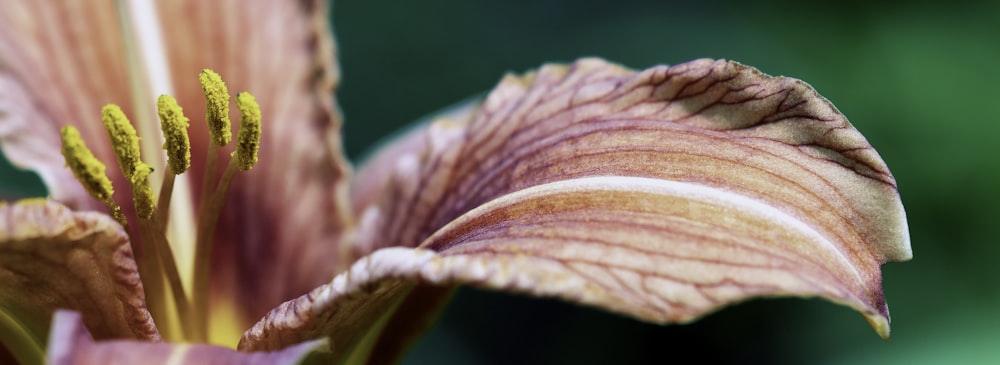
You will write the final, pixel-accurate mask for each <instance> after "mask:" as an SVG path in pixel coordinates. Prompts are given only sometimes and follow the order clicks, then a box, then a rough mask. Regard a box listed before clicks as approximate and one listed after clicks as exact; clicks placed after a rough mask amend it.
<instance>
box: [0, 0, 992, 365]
mask: <svg viewBox="0 0 1000 365" xmlns="http://www.w3.org/2000/svg"><path fill="white" fill-rule="evenodd" d="M333 19H334V27H335V30H336V32H337V38H338V42H339V48H340V52H341V54H340V59H341V60H342V64H341V66H342V70H343V74H344V77H343V83H342V85H341V86H342V87H341V90H342V92H341V93H340V95H339V100H340V103H341V106H342V109H343V110H344V113H345V115H346V125H345V139H346V140H345V144H346V147H347V149H348V152H349V153H350V155H351V156H352V157H357V156H358V155H359V154H360V153H362V151H364V150H365V148H366V147H367V146H369V145H371V144H372V143H374V141H376V140H377V139H378V138H380V137H382V136H384V135H386V134H388V133H391V132H392V131H394V130H395V129H397V128H399V127H400V126H403V125H406V124H407V123H408V122H410V121H413V120H416V119H418V118H420V117H422V116H424V115H426V114H428V113H431V112H433V111H435V110H437V109H440V108H442V107H445V106H447V105H449V104H452V103H454V102H457V101H460V100H462V99H464V98H467V97H469V96H471V95H475V94H477V93H481V92H484V91H486V90H488V89H490V88H491V87H492V85H493V84H494V83H495V82H496V81H497V80H498V79H499V78H500V76H501V75H502V74H503V73H505V72H509V71H516V72H521V71H525V70H528V69H531V68H534V67H537V66H538V65H540V64H542V63H545V62H557V61H558V62H568V61H572V60H574V59H576V58H579V57H582V56H601V57H604V58H607V59H609V60H612V61H616V62H619V63H622V64H625V65H627V66H630V67H633V68H645V67H648V66H651V65H655V64H660V63H666V64H675V63H680V62H684V61H687V60H690V59H694V58H700V57H711V58H727V59H733V60H737V61H740V62H743V63H746V64H749V65H753V66H755V67H758V68H760V69H761V70H762V71H764V72H766V73H770V74H775V75H786V76H792V77H797V78H801V79H804V80H806V81H807V82H809V83H810V84H812V85H813V86H814V87H815V88H816V89H818V90H819V91H820V93H821V94H823V95H824V96H826V97H827V98H829V99H830V100H831V101H833V102H834V104H836V105H837V107H838V108H840V110H841V111H842V112H843V113H844V114H846V115H847V116H848V117H849V118H850V119H851V121H852V122H853V123H854V125H855V126H856V127H857V128H858V129H859V130H861V131H862V132H863V133H864V134H865V136H866V137H867V138H868V139H869V141H870V142H871V143H872V144H873V145H874V146H875V147H876V148H877V150H878V151H879V152H880V153H881V155H882V157H883V158H884V159H885V160H886V162H887V163H888V164H889V167H890V168H891V169H892V172H893V173H894V174H895V176H896V178H897V180H898V182H899V186H900V193H901V195H902V197H903V202H904V205H905V206H906V209H907V213H908V218H909V223H910V231H911V234H912V242H913V250H914V255H915V259H914V260H913V261H911V262H908V263H892V264H888V265H886V266H885V268H884V274H885V284H884V287H885V292H886V296H887V299H888V301H889V305H890V310H891V312H892V320H893V323H892V330H893V338H892V339H891V340H890V341H888V342H885V341H882V340H880V339H879V338H878V336H876V335H875V333H874V332H873V331H872V330H871V329H870V328H869V327H868V325H867V323H866V322H865V321H864V320H863V319H862V317H861V316H860V315H858V314H856V313H854V312H852V311H851V310H849V309H847V308H845V307H840V306H837V305H833V304H829V303H827V302H824V301H818V300H798V299H781V300H758V301H754V302H751V303H746V304H742V305H739V306H736V307H733V308H729V309H725V310H723V311H721V312H719V313H716V314H713V315H711V316H709V317H707V318H706V319H704V320H702V321H699V322H697V323H695V324H692V325H684V326H666V327H661V326H655V325H648V324H644V323H640V322H637V321H634V320H631V319H628V318H622V317H618V316H615V315H609V314H605V313H603V312H599V311H595V310H590V309H586V308H580V307H576V306H572V305H567V304H562V303H559V302H554V301H540V300H533V299H525V298H520V297H511V296H506V295H499V294H492V293H485V292H480V291H476V290H464V291H462V292H461V293H460V294H459V296H458V297H457V299H456V301H455V302H454V303H453V305H452V307H451V308H450V309H449V311H448V312H447V313H446V314H445V315H444V317H443V318H442V321H441V322H439V324H438V325H437V326H436V327H435V328H434V329H433V330H432V331H431V333H430V334H429V335H428V336H427V337H426V338H425V339H424V340H423V341H422V342H421V343H420V344H419V345H418V346H417V348H416V349H415V350H414V352H413V353H411V354H410V356H409V357H408V360H407V363H410V364H419V363H442V362H452V363H480V364H505V363H512V362H514V361H517V362H518V363H528V364H532V363H539V364H541V363H581V364H604V363H668V362H680V361H678V360H680V359H683V358H685V357H687V358H691V357H692V356H694V358H695V359H701V360H703V361H705V362H724V363H778V364H781V363H788V364H801V363H809V364H817V363H818V364H858V363H862V364H867V363H872V364H874V363H879V364H943V363H950V364H986V363H1000V315H998V311H997V308H1000V280H998V279H1000V278H998V274H1000V269H998V267H1000V265H998V264H997V263H996V262H995V261H996V260H997V258H998V257H1000V247H998V246H1000V239H998V234H997V232H998V230H997V229H996V228H995V227H997V226H998V223H1000V219H998V218H1000V217H998V210H997V209H996V208H995V207H997V203H998V200H1000V199H998V198H1000V194H997V193H996V192H995V187H996V186H997V185H998V184H997V182H998V177H1000V176H998V173H997V167H998V166H1000V161H998V159H997V158H996V156H998V152H1000V143H997V139H998V137H1000V118H998V116H1000V102H998V99H1000V92H998V91H997V90H996V87H997V85H998V84H1000V68H998V63H997V62H998V60H1000V25H998V24H1000V5H997V4H996V3H995V4H990V3H989V2H982V3H952V4H951V5H948V6H944V5H942V4H941V3H935V2H923V3H921V2H883V3H880V4H865V3H857V4H853V3H849V2H848V3H845V2H837V3H836V4H831V5H815V4H811V3H810V4H807V3H805V2H792V1H764V2H754V3H753V4H751V3H750V2H746V3H744V2H736V1H732V2H727V1H709V2H695V1H691V2H660V1H638V0H618V1H611V2H584V1H569V0H558V1H527V0H518V1H494V2H473V1H459V0H450V1H445V0H438V1H413V2H410V1H342V2H339V3H337V4H336V6H335V8H334V13H333ZM2 174H3V176H4V177H3V179H2V183H0V196H3V195H7V196H9V195H10V194H11V192H12V191H22V192H23V191H26V190H24V189H25V187H26V186H28V185H30V184H29V183H24V182H15V183H11V182H12V181H14V180H12V178H10V176H11V174H10V170H9V168H8V167H5V168H3V170H2ZM30 191H32V192H34V193H36V194H37V193H38V192H39V191H42V190H38V189H37V188H35V189H34V190H30ZM699 362H701V361H699Z"/></svg>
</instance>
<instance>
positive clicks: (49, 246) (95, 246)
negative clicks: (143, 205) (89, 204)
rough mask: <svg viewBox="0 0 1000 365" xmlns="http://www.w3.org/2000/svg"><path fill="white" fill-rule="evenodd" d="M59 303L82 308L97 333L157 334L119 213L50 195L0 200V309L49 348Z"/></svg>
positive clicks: (155, 338) (113, 335)
mask: <svg viewBox="0 0 1000 365" xmlns="http://www.w3.org/2000/svg"><path fill="white" fill-rule="evenodd" d="M58 308H67V309H73V310H78V311H81V312H83V313H84V314H83V316H84V322H85V323H86V324H87V327H88V328H90V330H91V331H92V332H93V333H94V336H96V337H97V338H99V339H106V338H132V339H140V340H147V341H158V340H159V339H160V336H159V334H158V333H157V331H156V327H155V325H154V324H153V320H152V318H151V317H150V315H149V312H148V311H147V310H146V303H145V296H144V294H143V291H142V283H141V282H140V281H139V274H138V272H137V271H136V266H135V261H134V260H133V258H132V250H131V248H130V246H129V242H128V236H127V235H126V234H125V232H124V231H123V230H122V228H121V226H120V225H118V223H117V222H115V221H114V219H112V218H110V217H108V216H105V215H103V214H99V213H93V212H83V213H74V212H72V211H70V210H69V209H68V208H66V207H65V206H63V205H61V204H59V203H55V202H52V201H47V200H29V201H23V202H20V203H17V204H12V205H6V204H4V205H0V312H2V314H0V315H4V316H9V317H10V318H14V319H15V320H16V321H15V322H17V323H18V324H19V325H20V326H22V327H21V328H20V331H21V332H23V333H26V334H28V335H30V336H32V337H33V339H34V341H35V342H36V343H37V344H38V345H40V346H44V339H45V335H46V333H47V331H48V328H49V320H50V319H51V318H52V313H53V312H54V311H55V310H56V309H58ZM12 350H15V351H16V350H17V349H12Z"/></svg>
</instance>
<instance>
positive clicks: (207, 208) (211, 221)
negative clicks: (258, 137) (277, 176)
mask: <svg viewBox="0 0 1000 365" xmlns="http://www.w3.org/2000/svg"><path fill="white" fill-rule="evenodd" d="M198 81H199V82H201V88H202V91H204V93H205V122H206V123H207V124H208V131H209V134H210V135H211V140H212V143H209V145H208V155H207V156H206V158H205V160H206V162H205V174H204V177H203V180H202V186H201V197H200V199H201V202H200V203H199V205H198V220H199V223H198V233H197V236H196V237H197V238H196V239H195V251H194V275H193V277H194V290H193V301H194V311H195V316H196V318H195V321H196V323H199V324H201V325H200V326H199V333H198V335H199V336H204V337H207V336H208V327H207V325H208V291H209V282H210V280H209V279H210V278H209V272H210V271H211V270H210V268H211V266H210V265H211V261H212V240H213V239H214V238H215V237H213V236H214V234H215V225H216V223H217V222H218V220H219V217H218V215H219V212H220V211H221V210H222V209H221V206H222V204H221V201H222V200H224V196H223V197H222V198H219V197H218V194H216V192H217V188H216V182H215V178H214V176H215V174H216V169H217V165H218V155H219V147H222V146H225V145H227V144H229V141H230V139H231V138H232V131H231V130H230V122H229V89H228V88H227V87H226V84H225V82H223V81H222V77H220V76H219V74H217V73H215V71H212V70H209V69H205V70H203V71H202V72H201V74H199V75H198ZM230 162H231V161H230ZM231 164H232V163H230V165H231ZM226 170H227V172H228V170H229V168H228V167H227V168H226ZM225 175H226V174H225V173H224V174H223V177H225ZM231 179H232V178H231V177H230V178H229V180H231ZM227 185H228V183H227ZM215 200H220V202H219V203H218V205H219V207H218V208H215V209H213V208H212V207H213V206H215V205H216V204H215V203H211V202H210V201H215Z"/></svg>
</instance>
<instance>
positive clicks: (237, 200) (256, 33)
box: [157, 0, 351, 328]
mask: <svg viewBox="0 0 1000 365" xmlns="http://www.w3.org/2000/svg"><path fill="white" fill-rule="evenodd" d="M157 7H158V13H159V16H160V19H161V21H160V23H161V24H163V25H164V27H165V29H166V31H165V32H164V34H165V44H166V47H167V55H168V57H169V63H170V66H171V69H172V73H171V75H172V78H173V79H172V82H173V85H174V87H175V89H176V91H177V99H178V102H179V103H180V105H181V106H183V107H184V111H185V114H187V115H188V116H189V117H190V118H191V119H192V122H191V128H190V134H191V145H192V151H193V152H192V153H193V154H194V155H193V156H194V159H193V161H192V167H191V170H189V172H188V174H189V176H191V181H193V182H194V184H195V185H196V186H199V185H198V184H200V181H201V179H202V176H203V175H204V169H205V166H204V160H203V159H202V158H200V157H199V156H202V154H204V153H205V152H206V151H207V146H208V139H207V136H208V133H207V129H206V126H205V123H204V122H202V118H203V117H202V116H203V115H205V106H204V104H205V101H204V98H203V96H202V95H201V86H200V85H199V84H198V78H197V75H198V73H199V72H201V70H202V69H205V68H211V69H213V70H215V71H217V72H218V73H219V74H220V75H221V76H222V77H223V79H224V80H225V81H226V83H227V85H228V87H229V90H231V91H233V92H240V91H244V90H246V91H250V92H252V93H253V94H254V95H255V96H256V97H257V100H258V101H259V102H260V106H261V112H262V122H263V126H262V130H263V131H262V132H263V133H262V140H261V142H260V152H259V156H260V162H259V163H258V164H257V165H256V166H255V167H254V169H253V170H251V171H249V172H246V173H240V174H239V175H238V176H237V178H236V179H235V180H234V182H233V186H232V188H231V189H230V191H229V195H228V198H227V203H226V205H225V207H224V208H223V212H222V216H221V218H220V221H219V227H218V228H217V229H216V234H215V245H214V247H213V260H214V263H213V270H214V271H213V272H212V274H211V275H212V279H213V284H212V292H213V293H214V294H215V295H216V299H222V298H234V299H233V300H235V301H236V302H237V303H239V305H240V308H238V309H239V310H240V311H242V313H239V319H240V320H241V321H242V322H243V323H242V325H240V326H239V327H241V328H246V327H247V326H249V325H251V324H252V323H253V322H254V321H256V320H257V319H259V318H260V317H261V316H262V315H264V313H266V312H267V310H268V309H270V308H272V307H273V306H275V305H277V304H279V303H281V302H283V301H285V300H288V299H290V298H294V297H296V296H298V295H301V294H303V293H306V292H308V291H309V290H310V289H312V288H314V287H315V286H317V285H319V284H321V283H324V282H327V281H329V280H330V278H331V277H333V275H334V273H336V272H337V270H338V268H337V264H338V251H337V241H338V239H339V236H338V235H339V234H340V233H341V232H342V231H344V230H345V227H347V226H348V225H349V224H350V222H349V219H350V216H351V214H350V207H349V200H348V199H347V197H346V193H347V180H346V175H348V174H349V173H350V167H349V165H348V164H347V162H346V160H345V159H344V158H343V156H342V151H341V150H342V148H341V145H340V114H339V111H338V110H337V108H336V106H335V104H334V101H333V93H334V91H335V88H336V86H337V83H338V81H339V80H338V79H339V70H338V69H337V65H336V62H335V59H334V43H333V39H332V36H331V33H330V28H329V24H328V17H327V15H328V9H327V4H326V2H324V1H319V0H310V1H254V2H241V1H190V2H174V1H168V2H157ZM233 120H238V118H236V117H234V118H233ZM194 190H196V191H195V192H194V193H195V195H196V198H198V199H200V197H197V195H198V194H199V192H198V191H197V190H200V189H197V188H196V189H194ZM219 303H220V302H218V301H216V302H215V304H216V305H217V304H219Z"/></svg>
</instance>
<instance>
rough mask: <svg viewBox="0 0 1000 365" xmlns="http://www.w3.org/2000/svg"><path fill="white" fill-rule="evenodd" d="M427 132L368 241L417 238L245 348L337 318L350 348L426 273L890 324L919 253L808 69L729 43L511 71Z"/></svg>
mask: <svg viewBox="0 0 1000 365" xmlns="http://www.w3.org/2000/svg"><path fill="white" fill-rule="evenodd" d="M418 133H423V134H424V135H425V136H426V137H425V138H426V139H425V142H424V146H426V148H425V150H424V151H423V152H422V153H420V154H405V153H402V154H401V153H397V152H398V151H396V152H392V154H394V155H396V156H399V157H398V158H397V159H396V160H395V161H384V163H392V164H393V166H394V168H395V170H396V171H395V173H393V174H390V176H388V182H387V183H386V188H385V190H384V191H383V193H382V194H380V196H379V198H380V200H379V201H378V202H376V204H375V205H373V206H370V207H369V208H367V209H365V212H364V214H363V216H362V219H361V224H360V228H359V234H358V246H357V247H359V248H365V249H369V248H370V249H377V248H378V247H388V246H396V245H402V246H411V247H412V246H418V248H416V249H409V248H384V249H381V250H378V251H375V252H374V253H373V254H371V255H369V256H367V257H365V258H363V259H361V260H360V261H359V262H357V263H356V264H355V265H354V266H352V268H351V270H350V271H348V272H345V273H343V274H341V275H339V276H338V277H337V278H336V279H334V281H333V282H331V283H330V284H329V285H327V286H324V287H320V288H318V289H316V290H314V291H313V292H311V293H310V294H308V295H306V296H303V297H300V298H298V299H296V300H293V301H290V302H287V303H285V304H283V305H282V306H281V307H279V308H277V309H276V310H274V311H272V312H271V313H270V314H269V315H268V316H267V317H265V319H264V320H262V321H261V322H259V323H258V324H257V325H255V326H254V327H253V328H252V329H251V330H249V331H247V333H246V334H245V335H244V337H243V340H242V341H241V344H240V348H242V349H254V350H261V349H274V348H281V347H282V346H286V345H287V344H289V343H295V342H296V341H300V340H301V339H305V338H312V337H316V336H324V335H330V336H331V339H332V342H331V346H332V349H333V351H334V353H341V354H342V355H341V356H348V355H346V354H347V353H350V352H352V351H355V350H356V349H362V350H363V349H364V347H365V346H366V343H367V342H368V340H367V339H363V338H361V337H362V336H371V334H365V332H364V331H359V330H360V329H367V328H372V326H375V327H376V329H375V330H376V331H377V330H378V328H377V327H379V326H381V325H384V323H383V322H385V318H386V316H388V315H390V314H386V313H385V312H386V311H387V310H392V308H393V307H394V306H396V305H398V303H400V302H402V301H403V298H404V297H405V296H406V295H409V294H408V293H412V292H413V289H414V288H417V287H419V286H420V285H427V284H430V285H439V286H444V287H450V286H453V285H458V284H468V285H475V286H480V287H485V288H492V289H496V290H502V291H511V292H517V293H524V294H530V295H536V296H547V297H558V298H562V299H565V300H568V301H571V302H576V303H582V304H587V305H593V306H597V307H601V308H605V309H608V310H611V311H614V312H618V313H623V314H627V315H630V316H633V317H636V318H639V319H642V320H646V321H652V322H656V323H684V322H688V321H692V320H695V319H697V318H699V317H701V316H703V315H705V314H707V313H710V312H712V311H714V310H717V309H718V308H721V307H723V306H726V305H729V304H732V303H736V302H740V301H743V300H746V299H749V298H754V297H772V296H809V297H813V296H816V297H822V298H826V299H829V300H832V301H834V302H837V303H841V304H844V305H847V306H849V307H851V308H854V309H856V310H858V311H859V312H861V313H862V314H863V315H864V316H865V318H866V319H867V320H868V321H869V322H870V323H871V325H872V326H873V328H874V329H875V330H876V332H878V334H879V335H881V336H883V337H888V335H889V315H888V309H887V306H886V303H885V300H884V296H883V293H882V288H881V280H882V279H881V272H880V265H881V264H883V263H884V262H886V261H889V260H906V259H909V258H910V256H911V251H910V246H909V236H908V230H907V226H906V218H905V214H904V212H903V208H902V204H901V202H900V199H899V195H898V193H897V192H896V185H895V180H894V179H893V177H892V175H891V174H890V173H889V170H888V168H887V167H886V166H885V164H884V163H883V162H882V160H881V159H880V158H879V156H878V154H877V153H876V152H875V151H874V150H873V149H872V148H871V146H870V145H868V143H867V141H865V139H864V138H863V137H862V136H861V134H860V133H858V132H857V130H855V129H854V128H853V127H852V126H851V125H850V123H848V122H847V120H846V119H845V118H844V117H843V116H842V115H841V114H839V113H838V112H837V111H836V109H835V108H833V106H832V105H830V103H829V102H828V101H826V99H823V98H822V97H821V96H819V95H818V94H817V93H816V92H815V91H814V90H813V89H812V88H810V87H809V86H808V85H806V84H805V83H803V82H801V81H798V80H794V79H788V78H780V77H779V78H775V77H770V76H766V75H763V74H761V73H760V72H759V71H757V70H756V69H753V68H750V67H746V66H743V65H740V64H737V63H734V62H727V61H712V60H698V61H692V62H689V63H686V64H681V65H677V66H673V67H666V66H661V67H654V68H652V69H649V70H646V71H643V72H639V73H633V72H631V71H628V70H626V69H624V68H621V67H619V66H616V65H611V64H608V63H606V62H603V61H601V60H595V59H585V60H581V61H578V62H577V63H574V64H573V65H571V66H568V67H567V66H546V67H543V68H542V69H541V70H539V71H538V72H537V73H530V74H528V75H527V76H524V77H513V76H509V77H506V78H505V79H504V80H503V81H502V82H501V83H500V85H499V86H498V87H497V88H496V89H495V90H494V91H493V92H492V93H491V94H490V96H488V97H487V98H486V100H485V101H484V102H483V105H482V107H481V108H480V109H478V110H477V111H476V113H475V115H474V116H473V117H471V118H469V119H468V120H467V121H455V120H441V121H439V122H436V123H434V124H431V125H430V126H428V127H427V128H423V129H420V130H419V131H418ZM410 138H411V137H404V138H403V139H402V140H404V141H412V139H410ZM390 151H391V149H390ZM383 175H385V174H383ZM417 243H420V244H419V245H417ZM398 320H407V319H404V318H394V319H393V321H398ZM389 326H392V324H389ZM393 336H397V335H396V334H393Z"/></svg>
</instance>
